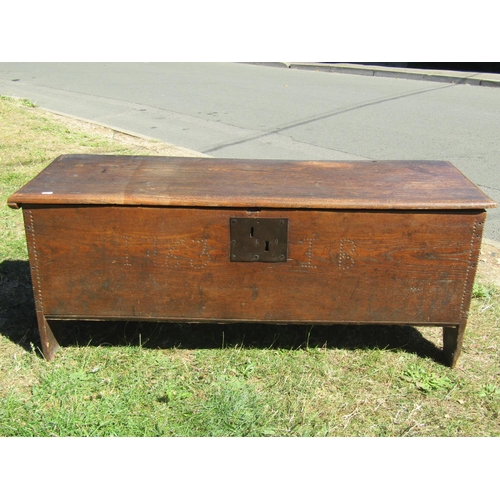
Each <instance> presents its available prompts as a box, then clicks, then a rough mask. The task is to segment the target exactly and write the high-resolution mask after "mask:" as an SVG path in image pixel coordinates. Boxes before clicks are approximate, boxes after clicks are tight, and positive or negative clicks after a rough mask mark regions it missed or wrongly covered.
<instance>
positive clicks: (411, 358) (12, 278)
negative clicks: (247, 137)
mask: <svg viewBox="0 0 500 500" xmlns="http://www.w3.org/2000/svg"><path fill="white" fill-rule="evenodd" d="M63 153H96V154H97V153H101V154H102V153H109V154H176V152H175V150H174V149H172V150H170V149H169V150H165V149H164V148H163V145H162V143H159V142H156V141H147V140H139V139H132V138H127V137H126V136H124V135H122V134H114V135H113V134H111V133H109V131H106V130H104V129H103V130H101V129H99V128H98V127H94V128H92V127H88V126H85V125H79V124H78V123H77V122H71V121H70V120H65V119H61V118H58V117H55V116H52V115H50V114H49V113H46V112H44V111H42V110H40V109H37V108H35V107H32V105H31V103H29V102H28V101H22V100H21V101H19V100H13V99H10V98H0V231H1V239H0V436H500V416H499V411H500V363H499V361H500V358H499V352H500V349H499V348H500V336H499V323H500V306H499V297H500V291H499V289H498V288H497V287H495V286H493V285H491V284H490V283H488V282H487V281H485V280H484V279H482V278H481V276H479V277H478V279H477V281H476V284H475V288H474V298H473V302H472V306H471V314H470V319H469V323H468V328H467V332H466V335H465V341H464V348H463V354H462V357H461V359H460V362H459V366H458V367H457V368H456V369H455V370H450V369H449V368H447V367H445V366H444V365H443V364H441V352H440V349H441V346H442V339H441V329H439V328H418V329H417V328H412V327H387V326H385V327H382V326H378V327H377V326H363V327H355V326H331V327H319V326H315V327H314V328H313V327H310V326H269V325H267V326H266V325H249V324H236V325H188V324H167V323H162V324H159V323H132V322H116V323H114V322H113V323H112V322H103V323H99V322H68V323H67V324H66V325H65V331H64V335H63V337H62V338H60V340H61V344H62V346H63V348H62V349H61V350H60V351H59V352H58V353H57V354H56V358H55V360H54V361H53V362H51V363H48V362H46V361H45V360H44V359H43V358H42V357H41V354H40V348H39V339H38V332H37V326H36V318H35V314H34V313H35V311H34V304H33V296H32V291H31V281H30V275H29V266H28V262H27V250H26V241H25V236H24V227H23V223H22V213H21V210H11V209H9V208H8V207H7V205H6V201H7V198H8V196H9V195H10V194H12V193H13V192H15V191H16V190H17V189H18V188H20V187H21V186H22V185H23V184H25V183H26V182H27V181H28V180H30V179H31V178H32V177H33V176H34V175H35V174H37V173H38V172H39V171H40V170H42V169H43V168H44V167H45V166H47V165H48V164H49V163H50V162H51V161H52V160H53V159H54V158H55V157H57V156H58V155H59V154H63Z"/></svg>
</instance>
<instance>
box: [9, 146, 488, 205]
mask: <svg viewBox="0 0 500 500" xmlns="http://www.w3.org/2000/svg"><path fill="white" fill-rule="evenodd" d="M8 204H9V206H10V207H12V208H19V207H20V206H22V205H23V204H30V205H37V204H42V205H45V204H50V205H54V204H97V205H145V206H184V207H185V206H191V207H234V208H237V207H240V208H241V207H243V208H313V209H393V210H394V209H395V210H408V209H410V210H411V209H422V210H426V209H427V210H431V209H439V210H448V209H451V210H460V209H484V208H493V207H495V206H496V203H495V202H494V201H493V200H491V199H490V198H488V197H487V196H486V195H485V194H484V193H483V192H482V191H481V190H479V188H477V187H476V186H475V185H474V184H473V183H472V182H471V181H469V180H468V179H467V178H466V177H465V176H464V175H463V174H461V173H460V172H459V171H458V170H457V169H456V168H455V167H454V166H453V165H452V164H451V163H449V162H444V161H351V162H345V161H343V162H333V161H287V160H285V161H283V160H241V159H234V160H233V159H219V158H177V157H160V156H111V155H62V156H59V157H58V158H57V159H56V160H54V162H52V163H51V164H50V165H49V166H48V167H47V168H46V169H45V170H43V171H42V172H41V173H40V174H39V175H38V176H37V177H35V178H34V179H33V180H32V181H30V182H29V183H27V184H26V185H25V186H24V187H23V188H21V189H20V190H19V191H17V192H16V193H15V194H13V195H12V196H11V197H10V198H9V200H8Z"/></svg>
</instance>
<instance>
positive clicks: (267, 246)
mask: <svg viewBox="0 0 500 500" xmlns="http://www.w3.org/2000/svg"><path fill="white" fill-rule="evenodd" d="M264 251H265V252H269V241H266V246H265V248H264Z"/></svg>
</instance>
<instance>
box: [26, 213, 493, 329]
mask: <svg viewBox="0 0 500 500" xmlns="http://www.w3.org/2000/svg"><path fill="white" fill-rule="evenodd" d="M24 213H25V218H26V224H27V227H29V230H30V231H31V233H30V237H29V245H30V260H31V262H32V264H31V265H32V272H33V281H34V289H35V298H36V302H37V310H39V311H43V314H44V315H45V316H46V317H48V318H63V317H64V318H100V319H106V318H124V319H125V318H126V319H133V318H145V319H148V318H149V319H153V318H155V319H169V320H176V321H263V322H306V323H344V322H346V323H401V324H403V323H405V324H435V325H441V324H458V323H459V322H460V321H462V320H463V319H465V318H466V317H467V310H468V307H469V302H470V291H471V288H472V283H473V280H474V274H475V266H476V262H477V258H478V253H479V247H480V241H481V232H482V226H483V223H484V219H485V213H484V211H464V212H439V211H434V212H430V211H426V212H421V211H316V210H262V211H252V212H247V211H242V210H236V209H195V208H164V207H109V206H108V207H98V206H68V207H57V206H45V207H36V206H33V207H29V206H28V207H25V210H24ZM231 217H260V218H266V217H270V218H277V217H278V218H279V217H286V218H287V219H288V221H289V228H288V260H287V261H286V262H274V263H266V262H231V261H230V224H229V221H230V218H231Z"/></svg>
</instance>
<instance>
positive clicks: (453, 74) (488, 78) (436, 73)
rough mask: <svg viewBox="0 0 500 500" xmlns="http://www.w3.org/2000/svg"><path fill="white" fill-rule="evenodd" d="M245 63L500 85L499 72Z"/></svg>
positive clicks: (354, 65) (319, 64)
mask: <svg viewBox="0 0 500 500" xmlns="http://www.w3.org/2000/svg"><path fill="white" fill-rule="evenodd" d="M247 64H257V65H263V66H271V67H276V68H288V69H302V70H308V71H325V72H328V73H346V74H351V75H361V76H381V77H386V78H405V79H409V80H426V81H431V82H446V83H456V84H468V85H481V86H485V87H500V74H496V73H470V72H464V71H447V70H430V69H416V68H415V69H414V68H397V67H386V66H376V65H368V64H351V63H332V64H330V63H292V62H255V63H247Z"/></svg>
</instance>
